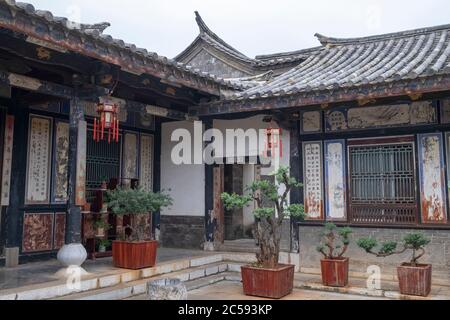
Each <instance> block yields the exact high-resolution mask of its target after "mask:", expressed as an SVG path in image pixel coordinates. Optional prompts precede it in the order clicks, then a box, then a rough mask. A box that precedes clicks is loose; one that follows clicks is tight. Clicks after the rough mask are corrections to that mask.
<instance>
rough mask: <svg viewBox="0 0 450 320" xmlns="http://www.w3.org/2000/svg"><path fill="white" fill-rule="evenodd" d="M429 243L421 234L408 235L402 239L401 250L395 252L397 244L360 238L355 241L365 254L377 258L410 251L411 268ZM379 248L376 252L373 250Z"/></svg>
mask: <svg viewBox="0 0 450 320" xmlns="http://www.w3.org/2000/svg"><path fill="white" fill-rule="evenodd" d="M429 243H430V240H429V239H428V238H427V237H425V235H424V234H423V233H421V232H413V233H408V234H407V235H405V236H404V237H403V239H402V248H401V249H399V250H397V246H398V244H397V242H395V241H385V242H383V243H381V244H379V243H378V241H377V240H376V239H373V238H362V239H359V240H358V241H357V244H358V246H359V247H360V248H362V249H364V250H365V251H366V252H367V253H369V254H373V255H375V256H377V257H387V256H391V255H394V254H401V253H403V252H405V251H406V250H412V257H411V260H410V262H409V263H410V264H411V266H413V267H415V266H417V261H418V260H419V259H420V258H421V257H423V255H424V254H425V246H426V245H427V244H429ZM377 247H379V249H378V250H375V248H377Z"/></svg>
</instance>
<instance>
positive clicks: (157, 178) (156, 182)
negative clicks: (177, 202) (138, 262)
mask: <svg viewBox="0 0 450 320" xmlns="http://www.w3.org/2000/svg"><path fill="white" fill-rule="evenodd" d="M161 130H162V119H161V118H159V117H156V119H155V139H154V151H153V152H154V157H153V172H154V174H153V191H154V192H159V191H161ZM160 233H161V212H160V211H158V212H153V213H152V235H153V238H154V239H155V240H159V237H160Z"/></svg>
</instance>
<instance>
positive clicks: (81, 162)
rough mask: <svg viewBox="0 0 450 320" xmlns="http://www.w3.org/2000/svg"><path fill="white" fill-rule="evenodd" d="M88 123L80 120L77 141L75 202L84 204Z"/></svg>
mask: <svg viewBox="0 0 450 320" xmlns="http://www.w3.org/2000/svg"><path fill="white" fill-rule="evenodd" d="M86 138H87V123H86V121H80V123H79V125H78V141H77V179H76V184H75V190H76V191H75V192H76V196H75V204H76V205H77V206H84V205H85V204H86V151H87V150H86V149H87V147H86V144H87V141H86Z"/></svg>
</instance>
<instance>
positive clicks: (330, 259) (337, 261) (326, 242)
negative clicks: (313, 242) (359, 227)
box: [317, 223, 353, 287]
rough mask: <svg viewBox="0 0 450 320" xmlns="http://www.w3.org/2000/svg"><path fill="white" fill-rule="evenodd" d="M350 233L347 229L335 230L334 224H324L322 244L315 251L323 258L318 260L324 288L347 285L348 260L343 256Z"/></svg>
mask: <svg viewBox="0 0 450 320" xmlns="http://www.w3.org/2000/svg"><path fill="white" fill-rule="evenodd" d="M352 232H353V231H352V229H351V228H349V227H343V228H337V227H336V225H335V224H334V223H326V224H325V230H324V232H323V234H322V242H321V243H320V245H319V246H317V251H318V252H320V253H321V254H322V255H323V257H324V258H323V259H322V260H320V268H321V272H322V282H323V284H324V285H325V286H330V287H345V286H346V285H347V284H348V264H349V259H348V258H346V257H344V254H345V252H346V251H347V248H348V245H349V244H350V239H349V236H350V234H351V233H352ZM337 241H339V242H337Z"/></svg>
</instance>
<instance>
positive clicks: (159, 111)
mask: <svg viewBox="0 0 450 320" xmlns="http://www.w3.org/2000/svg"><path fill="white" fill-rule="evenodd" d="M0 84H3V85H7V86H11V87H16V88H20V89H25V90H29V91H33V92H38V93H42V94H46V95H51V96H56V97H60V98H64V99H72V98H73V97H74V95H75V92H74V89H73V88H71V87H68V86H64V85H60V84H56V83H52V82H48V81H43V80H39V79H36V78H31V77H28V76H24V75H20V74H16V73H11V72H5V71H0ZM106 92H107V89H105V88H100V87H93V88H88V89H86V90H85V92H83V91H82V90H81V91H80V92H79V95H80V96H81V98H82V99H84V100H86V101H89V102H95V103H97V102H99V100H100V98H99V97H100V96H103V95H104V94H106ZM116 100H117V101H119V102H120V104H121V105H123V106H125V107H129V108H135V109H139V110H145V111H146V112H147V113H148V114H151V115H154V116H158V117H162V118H168V119H173V120H186V119H188V115H187V113H184V112H181V111H177V110H172V109H168V108H164V107H158V106H154V105H147V104H145V103H142V102H136V101H130V100H124V99H118V98H117V99H116Z"/></svg>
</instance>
